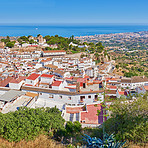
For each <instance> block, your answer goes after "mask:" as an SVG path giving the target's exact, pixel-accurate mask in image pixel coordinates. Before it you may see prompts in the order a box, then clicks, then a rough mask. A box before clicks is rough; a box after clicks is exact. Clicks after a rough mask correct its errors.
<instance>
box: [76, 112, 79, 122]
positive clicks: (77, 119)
mask: <svg viewBox="0 0 148 148" xmlns="http://www.w3.org/2000/svg"><path fill="white" fill-rule="evenodd" d="M76 121H79V113H76Z"/></svg>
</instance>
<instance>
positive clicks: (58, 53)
mask: <svg viewBox="0 0 148 148" xmlns="http://www.w3.org/2000/svg"><path fill="white" fill-rule="evenodd" d="M42 55H43V57H47V56H64V55H66V51H65V50H47V51H43V52H42Z"/></svg>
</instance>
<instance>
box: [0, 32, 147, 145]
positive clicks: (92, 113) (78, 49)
mask: <svg viewBox="0 0 148 148" xmlns="http://www.w3.org/2000/svg"><path fill="white" fill-rule="evenodd" d="M137 34H138V33H137ZM141 34H142V33H141ZM143 35H145V34H144V33H143ZM127 36H128V35H127ZM136 37H137V36H136ZM145 37H146V36H145ZM131 38H132V37H131ZM79 39H80V38H79ZM146 46H147V44H146ZM137 50H138V51H137ZM137 50H136V51H135V50H132V51H133V52H128V51H124V50H123V51H122V50H119V49H113V50H112V49H107V46H106V45H104V42H101V41H100V40H99V41H98V42H96V43H93V42H89V41H87V42H86V41H85V40H84V42H83V41H81V40H78V38H75V37H74V36H71V37H70V38H64V37H60V36H58V35H55V36H48V35H47V36H45V37H43V36H42V35H40V34H39V35H38V36H37V37H33V36H22V37H9V36H7V37H2V38H1V43H0V53H1V55H0V112H1V113H0V126H1V127H2V128H1V129H0V135H1V136H2V137H3V138H5V139H7V140H9V141H15V142H18V141H20V140H22V139H25V140H28V139H29V140H30V139H32V138H34V137H37V136H38V135H40V134H43V133H44V132H45V134H48V135H49V136H51V137H52V138H54V139H56V140H58V141H60V142H61V143H64V144H65V145H66V144H70V143H72V144H73V145H77V144H80V145H83V144H82V143H81V142H80V141H79V140H80V139H81V136H82V134H83V133H84V132H86V133H89V134H90V133H91V134H90V135H91V136H94V135H95V136H99V137H101V138H102V137H103V135H102V134H101V133H102V130H104V129H102V127H104V128H105V129H106V132H108V134H112V133H113V132H115V138H116V140H119V141H120V140H121V141H125V140H128V142H129V143H130V142H132V143H134V142H135V141H136V142H137V143H142V144H143V145H145V144H146V138H145V137H146V135H147V134H146V133H145V131H146V128H147V122H146V120H147V117H146V113H147V97H148V95H147V93H148V77H147V72H148V69H147V60H148V59H147V50H146V49H141V50H140V49H137ZM76 55H77V56H76ZM145 56H146V57H145ZM135 59H136V61H135ZM143 102H145V103H144V104H143ZM108 107H109V108H108ZM107 108H108V109H107ZM137 111H138V112H137ZM23 118H24V119H23ZM127 119H128V120H127ZM128 121H130V122H128ZM16 123H18V124H16ZM32 123H33V124H32ZM11 124H12V125H13V126H11ZM64 125H65V126H64ZM27 127H29V128H27ZM98 127H100V128H98ZM10 129H11V130H10ZM94 129H95V131H98V135H97V134H96V133H95V131H94ZM96 129H98V130H96ZM124 129H125V130H124ZM141 129H142V132H139V131H140V130H141ZM91 130H92V131H91ZM42 132H43V133H42ZM134 133H137V134H135V135H134V136H133V134H134ZM77 136H78V138H76V137H77Z"/></svg>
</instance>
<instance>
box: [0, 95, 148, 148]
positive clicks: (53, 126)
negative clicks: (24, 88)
mask: <svg viewBox="0 0 148 148" xmlns="http://www.w3.org/2000/svg"><path fill="white" fill-rule="evenodd" d="M147 106H148V94H145V95H143V96H142V97H139V98H138V99H136V100H132V101H130V102H129V100H117V101H115V102H114V104H112V105H111V106H110V107H109V108H108V110H110V111H111V118H109V119H108V120H107V121H106V122H104V127H105V132H106V133H108V134H109V135H111V134H114V137H115V139H116V141H120V142H124V141H126V144H127V145H128V144H130V143H133V144H138V145H142V146H145V147H146V145H147V141H148V139H147V138H148V133H147V131H148V122H147V121H148V107H147ZM64 124H65V121H64V119H63V118H62V117H61V112H60V111H59V110H58V109H57V108H46V109H44V108H36V109H29V108H26V107H25V108H20V109H19V110H18V111H15V112H10V113H7V114H2V113H0V136H1V139H0V140H1V141H2V143H1V144H0V147H8V148H9V147H10V148H11V147H15V146H16V147H24V145H25V146H26V147H32V148H33V147H42V146H41V145H43V147H52V145H54V146H53V147H55V145H57V144H58V143H55V142H53V140H51V139H54V140H56V141H58V142H59V143H63V144H64V146H65V147H67V146H68V145H69V144H73V145H75V146H77V145H80V146H81V145H84V144H85V143H84V141H83V140H82V139H83V136H84V134H87V135H89V136H91V137H97V138H100V139H103V129H102V127H100V128H84V129H82V128H81V124H80V123H79V122H77V121H76V122H74V123H72V122H71V121H69V122H67V123H66V125H64ZM4 139H6V140H4ZM7 140H8V141H9V142H8V141H7ZM27 141H28V142H27ZM22 145H23V146H22ZM31 145H32V146H31ZM58 146H59V147H63V145H57V147H58Z"/></svg>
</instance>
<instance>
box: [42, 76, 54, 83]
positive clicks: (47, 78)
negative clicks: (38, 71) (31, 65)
mask: <svg viewBox="0 0 148 148" xmlns="http://www.w3.org/2000/svg"><path fill="white" fill-rule="evenodd" d="M53 78H54V76H53V75H49V74H42V75H41V76H40V79H41V83H48V84H52V82H53Z"/></svg>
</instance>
